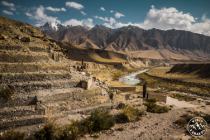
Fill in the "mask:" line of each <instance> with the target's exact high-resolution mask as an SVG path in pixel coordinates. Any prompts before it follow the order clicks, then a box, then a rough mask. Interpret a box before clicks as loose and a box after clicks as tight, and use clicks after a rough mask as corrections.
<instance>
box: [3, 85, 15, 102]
mask: <svg viewBox="0 0 210 140" xmlns="http://www.w3.org/2000/svg"><path fill="white" fill-rule="evenodd" d="M13 94H14V90H13V89H12V87H9V86H5V85H0V98H3V99H4V100H6V101H8V100H10V99H11V96H12V95H13Z"/></svg>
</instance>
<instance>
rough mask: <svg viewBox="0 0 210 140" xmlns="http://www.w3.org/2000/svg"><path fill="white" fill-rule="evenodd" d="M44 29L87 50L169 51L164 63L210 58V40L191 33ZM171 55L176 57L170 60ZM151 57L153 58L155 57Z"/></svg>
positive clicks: (74, 28)
mask: <svg viewBox="0 0 210 140" xmlns="http://www.w3.org/2000/svg"><path fill="white" fill-rule="evenodd" d="M41 29H42V30H43V31H44V32H45V33H47V34H48V35H50V36H51V37H52V38H54V39H56V40H57V41H63V42H69V43H72V44H73V45H79V46H83V47H86V48H91V47H92V48H99V49H107V50H115V51H129V52H130V51H146V50H154V51H156V53H159V52H160V53H161V52H162V50H167V51H168V52H169V56H168V54H165V52H162V54H163V55H162V57H163V59H176V57H174V56H175V55H183V57H181V59H183V60H193V59H195V60H199V59H200V58H203V59H205V60H206V59H209V58H210V55H209V54H210V37H209V36H204V35H201V34H196V33H192V32H189V31H182V30H167V31H163V30H158V29H150V30H144V29H141V28H139V27H135V26H126V27H122V28H118V29H110V28H107V27H105V26H102V25H96V26H95V27H93V28H91V29H87V28H85V27H82V26H74V27H73V26H67V27H65V26H62V25H58V29H57V30H55V29H53V28H52V27H51V26H50V24H45V25H44V26H42V27H41ZM170 53H171V54H173V55H172V57H171V58H170ZM174 54H175V55H174ZM150 55H151V56H153V54H150ZM160 55H161V54H160ZM185 57H187V58H185ZM153 58H155V57H153ZM155 59H158V58H155ZM178 59H179V58H178Z"/></svg>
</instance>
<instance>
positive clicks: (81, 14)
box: [0, 0, 210, 35]
mask: <svg viewBox="0 0 210 140" xmlns="http://www.w3.org/2000/svg"><path fill="white" fill-rule="evenodd" d="M0 2H1V3H0V15H1V16H6V17H9V18H13V19H17V20H20V21H24V22H27V23H30V24H33V25H35V26H40V25H42V24H44V23H45V22H50V23H52V25H55V23H61V24H63V25H72V26H75V25H83V26H89V27H93V26H94V25H95V24H102V25H105V26H107V27H110V28H119V27H122V26H127V25H135V26H139V27H141V28H145V29H150V28H159V29H163V30H167V29H181V30H189V31H193V32H197V33H201V34H206V35H210V1H209V0H72V1H71V0H30V1H29V0H1V1H0Z"/></svg>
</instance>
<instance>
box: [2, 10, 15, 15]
mask: <svg viewBox="0 0 210 140" xmlns="http://www.w3.org/2000/svg"><path fill="white" fill-rule="evenodd" d="M2 12H3V13H4V14H7V15H13V12H11V11H7V10H3V11H2Z"/></svg>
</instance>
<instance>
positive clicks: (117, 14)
mask: <svg viewBox="0 0 210 140" xmlns="http://www.w3.org/2000/svg"><path fill="white" fill-rule="evenodd" d="M114 16H115V18H121V17H124V16H125V15H124V14H122V13H120V12H116V13H115V14H114Z"/></svg>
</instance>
